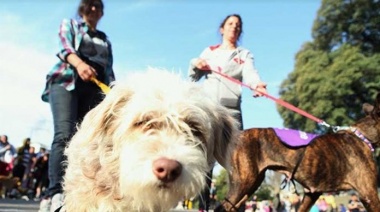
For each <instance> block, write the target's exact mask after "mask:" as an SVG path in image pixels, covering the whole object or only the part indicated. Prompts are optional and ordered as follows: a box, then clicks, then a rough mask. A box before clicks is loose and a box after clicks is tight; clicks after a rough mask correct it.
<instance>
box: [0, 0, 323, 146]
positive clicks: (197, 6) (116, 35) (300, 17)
mask: <svg viewBox="0 0 380 212" xmlns="http://www.w3.org/2000/svg"><path fill="white" fill-rule="evenodd" d="M104 2H105V15H104V17H103V19H102V20H101V22H100V23H99V25H98V29H100V30H102V31H104V32H105V33H106V34H107V35H108V36H109V39H110V40H111V42H112V44H113V54H114V70H115V74H116V77H117V78H118V79H122V78H123V77H124V76H125V74H126V73H128V72H131V71H142V70H145V69H146V68H147V67H148V66H152V67H159V68H165V69H169V70H174V71H178V72H182V73H183V75H184V76H185V73H186V72H187V68H188V64H189V61H190V59H191V58H193V57H197V56H198V55H199V54H200V53H201V51H202V50H203V49H204V48H205V47H207V46H210V45H214V44H218V43H219V42H220V41H221V37H220V35H219V33H218V27H219V24H220V23H221V21H222V20H223V18H224V17H225V16H227V15H229V14H232V13H237V14H240V15H241V16H242V18H243V24H244V25H243V36H242V38H241V42H240V45H241V46H243V47H246V48H248V49H250V50H251V52H252V53H253V54H254V56H255V65H256V68H257V69H258V70H259V73H260V76H261V78H262V80H263V81H265V82H266V83H267V84H268V91H269V94H271V95H272V96H275V97H279V96H278V90H279V85H280V83H281V82H282V81H283V80H284V79H286V77H287V75H288V74H289V73H290V72H291V71H292V70H293V69H294V62H295V60H294V58H295V54H296V53H297V52H298V51H299V50H300V48H301V46H302V44H303V43H305V42H307V41H310V40H311V30H312V24H313V21H314V19H315V18H316V15H317V10H318V9H319V7H320V4H321V2H320V1H317V0H306V1H305V0H288V1H283V0H240V1H231V0H230V1H227V0H219V1H213V0H208V1H200V0H140V1H137V0H128V1H122V0H104ZM78 3H79V1H78V0H57V1H47V0H35V1H28V0H17V1H14V0H3V1H2V2H1V4H0V14H1V16H0V26H1V28H0V49H1V53H0V54H1V57H0V64H1V65H0V97H1V100H0V134H7V135H8V136H9V139H10V141H11V143H13V144H14V145H15V146H19V145H21V142H22V140H23V139H24V138H26V137H31V138H32V141H33V142H40V143H42V144H45V145H48V146H50V143H51V140H52V123H51V114H50V108H49V105H48V104H47V103H43V102H42V101H41V100H40V94H41V92H42V90H43V88H44V83H45V82H44V79H45V75H46V74H47V72H48V71H49V70H50V68H51V67H52V66H53V65H54V63H55V62H57V58H56V57H55V53H56V52H57V50H58V45H57V43H58V39H57V31H58V27H59V24H60V22H61V20H62V19H63V18H72V17H75V13H76V8H77V5H78ZM157 80H160V79H157ZM147 87H148V85H147ZM242 107H243V120H244V126H245V128H251V127H282V126H283V125H282V123H283V122H282V120H281V118H280V116H279V114H278V112H277V110H276V105H275V103H274V102H273V101H272V100H270V99H267V98H264V97H263V98H252V97H251V92H250V91H248V90H247V89H244V92H243V106H242Z"/></svg>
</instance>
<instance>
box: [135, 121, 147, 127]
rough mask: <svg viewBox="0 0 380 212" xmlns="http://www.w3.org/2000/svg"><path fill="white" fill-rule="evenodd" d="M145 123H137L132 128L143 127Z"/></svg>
mask: <svg viewBox="0 0 380 212" xmlns="http://www.w3.org/2000/svg"><path fill="white" fill-rule="evenodd" d="M145 123H146V121H145V120H143V121H138V122H135V124H134V125H133V126H134V127H141V126H143V125H144V124H145Z"/></svg>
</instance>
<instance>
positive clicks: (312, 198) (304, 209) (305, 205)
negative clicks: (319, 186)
mask: <svg viewBox="0 0 380 212" xmlns="http://www.w3.org/2000/svg"><path fill="white" fill-rule="evenodd" d="M321 194H322V193H319V192H315V193H309V192H308V193H305V197H304V198H303V200H302V202H301V205H300V207H299V209H298V211H299V212H309V211H310V208H311V207H313V205H314V203H315V202H316V201H317V200H318V198H319V196H321Z"/></svg>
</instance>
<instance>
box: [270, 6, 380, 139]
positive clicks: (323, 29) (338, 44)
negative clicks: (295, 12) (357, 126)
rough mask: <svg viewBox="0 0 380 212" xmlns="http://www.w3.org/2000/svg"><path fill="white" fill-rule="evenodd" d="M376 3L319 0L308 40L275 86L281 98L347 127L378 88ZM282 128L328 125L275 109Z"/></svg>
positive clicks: (307, 128)
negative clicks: (291, 66)
mask: <svg viewBox="0 0 380 212" xmlns="http://www.w3.org/2000/svg"><path fill="white" fill-rule="evenodd" d="M379 14H380V1H379V0H323V2H322V5H321V8H320V9H319V11H318V15H317V18H316V20H315V22H314V26H313V31H312V35H313V41H311V42H307V43H305V44H304V45H303V46H302V47H301V50H300V51H299V52H298V53H297V54H296V57H295V60H296V62H295V69H294V71H293V72H291V73H290V74H289V75H288V77H287V79H285V80H284V81H283V83H282V84H281V87H280V96H281V97H280V98H281V99H283V100H284V101H286V102H289V103H291V104H293V105H295V106H297V107H299V108H301V109H303V110H305V111H307V112H309V113H310V114H312V115H314V116H316V117H318V118H320V119H322V120H324V121H326V122H327V123H328V124H330V125H338V126H342V125H349V124H351V123H352V122H354V121H355V120H357V119H358V118H360V117H361V116H362V112H361V106H362V103H364V102H369V103H371V102H372V101H373V99H374V98H375V95H376V93H377V92H378V91H380V27H379V26H380V15H379ZM277 109H278V111H279V113H280V115H281V117H282V118H283V120H284V126H285V127H288V128H293V129H300V130H304V131H308V132H316V133H323V132H325V131H326V130H327V129H326V128H324V127H321V126H318V125H317V124H316V123H315V122H314V121H312V120H310V119H306V118H305V117H303V116H301V115H299V114H297V113H295V112H293V111H290V110H288V109H286V108H284V107H282V106H278V107H277Z"/></svg>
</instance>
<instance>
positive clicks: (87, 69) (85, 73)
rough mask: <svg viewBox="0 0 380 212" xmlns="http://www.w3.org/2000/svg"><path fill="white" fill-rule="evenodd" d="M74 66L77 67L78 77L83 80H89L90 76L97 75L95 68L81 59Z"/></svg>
mask: <svg viewBox="0 0 380 212" xmlns="http://www.w3.org/2000/svg"><path fill="white" fill-rule="evenodd" d="M75 68H76V69H77V72H78V75H79V77H80V78H81V79H82V80H83V81H90V80H91V78H93V77H95V76H96V75H97V74H96V71H95V69H94V68H93V67H91V66H90V65H88V64H87V63H85V62H83V61H82V62H80V63H79V64H78V65H77V66H76V67H75Z"/></svg>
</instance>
